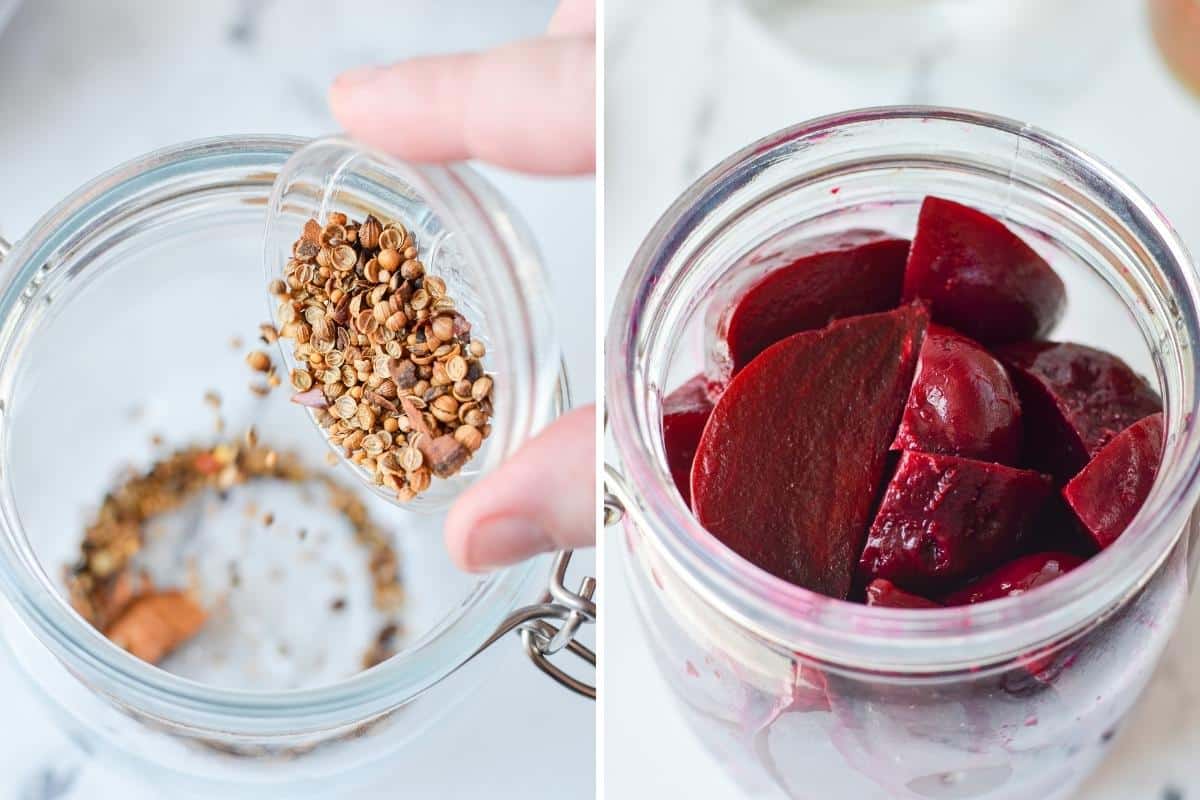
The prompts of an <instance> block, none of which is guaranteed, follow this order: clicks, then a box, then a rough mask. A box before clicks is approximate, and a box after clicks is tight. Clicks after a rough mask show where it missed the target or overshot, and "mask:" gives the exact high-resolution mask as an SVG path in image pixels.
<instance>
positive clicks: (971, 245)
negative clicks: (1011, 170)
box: [903, 197, 1067, 345]
mask: <svg viewBox="0 0 1200 800" xmlns="http://www.w3.org/2000/svg"><path fill="white" fill-rule="evenodd" d="M903 297H904V299H905V300H912V299H915V298H921V299H922V300H925V301H927V302H928V303H929V304H930V313H931V314H932V316H933V320H934V321H935V322H940V323H942V324H945V325H949V326H950V327H952V328H954V329H956V330H959V331H962V332H963V333H965V334H967V335H968V336H970V337H971V338H973V339H975V340H977V341H979V342H982V343H983V344H986V345H993V344H999V343H1001V342H1015V341H1019V340H1021V339H1035V338H1037V337H1039V336H1045V335H1046V334H1047V333H1049V332H1050V329H1051V328H1053V327H1054V325H1055V323H1057V322H1058V320H1059V318H1060V317H1061V316H1062V312H1063V309H1064V307H1065V306H1066V299H1067V290H1066V287H1065V286H1064V285H1063V282H1062V280H1061V279H1060V278H1059V277H1058V275H1057V274H1056V273H1055V272H1054V270H1053V269H1052V268H1051V267H1050V265H1049V264H1047V263H1046V261H1045V259H1043V258H1042V257H1041V256H1039V255H1038V254H1037V253H1035V252H1034V251H1033V248H1031V247H1030V246H1029V245H1027V244H1025V242H1024V241H1022V240H1021V238H1020V237H1019V236H1017V235H1016V234H1015V233H1013V232H1012V231H1011V230H1009V229H1008V228H1007V227H1005V226H1004V224H1003V223H1001V222H1000V221H999V220H996V219H993V218H992V217H989V216H988V215H987V214H984V213H983V212H982V211H977V210H975V209H973V208H970V207H968V206H964V205H961V204H959V203H955V202H952V201H950V200H943V199H942V198H940V197H926V198H925V201H924V202H923V203H922V204H921V213H920V216H919V217H918V219H917V235H916V236H914V237H913V242H912V248H911V250H910V251H909V255H908V266H907V268H906V269H905V272H904V292H903Z"/></svg>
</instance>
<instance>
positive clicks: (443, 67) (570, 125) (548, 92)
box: [330, 36, 596, 174]
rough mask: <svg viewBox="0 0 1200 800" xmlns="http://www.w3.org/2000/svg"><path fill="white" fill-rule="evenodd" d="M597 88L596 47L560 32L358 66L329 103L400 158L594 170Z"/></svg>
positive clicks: (356, 131) (360, 134) (350, 126)
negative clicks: (473, 49)
mask: <svg viewBox="0 0 1200 800" xmlns="http://www.w3.org/2000/svg"><path fill="white" fill-rule="evenodd" d="M595 92H596V76H595V43H594V42H593V40H592V39H590V38H589V37H585V36H560V37H552V38H551V37H547V38H540V39H532V40H528V41H524V42H518V43H516V44H512V45H507V46H505V47H501V48H498V49H495V50H490V51H486V52H483V53H466V54H460V55H450V56H429V57H424V58H415V59H412V60H409V61H403V62H400V63H398V64H395V65H392V66H390V67H382V68H377V67H372V68H366V69H363V70H354V71H352V72H349V73H345V74H343V75H341V76H339V77H338V79H337V80H336V81H335V82H334V84H333V87H332V89H331V90H330V104H331V106H332V108H333V113H334V116H335V117H337V119H338V121H339V122H340V123H341V124H342V125H343V126H344V127H345V128H346V130H347V131H348V132H349V133H350V134H351V135H353V136H355V137H356V138H358V139H360V140H362V141H364V142H366V143H368V144H371V145H374V146H376V147H379V148H381V149H384V150H387V151H388V152H391V153H394V154H396V155H398V156H400V157H402V158H407V159H412V160H414V161H454V160H461V159H468V158H477V159H481V160H483V161H488V162H490V163H493V164H496V165H498V166H502V167H508V168H511V169H516V170H521V171H524V172H533V173H540V174H584V173H589V172H592V171H594V170H595V165H596V147H595Z"/></svg>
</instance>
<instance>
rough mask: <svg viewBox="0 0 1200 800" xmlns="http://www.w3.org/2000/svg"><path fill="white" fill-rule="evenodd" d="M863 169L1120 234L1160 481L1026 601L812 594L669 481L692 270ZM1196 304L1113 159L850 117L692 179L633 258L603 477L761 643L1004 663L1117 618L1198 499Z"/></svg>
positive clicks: (1175, 251)
mask: <svg viewBox="0 0 1200 800" xmlns="http://www.w3.org/2000/svg"><path fill="white" fill-rule="evenodd" d="M864 131H869V132H870V136H871V138H870V141H869V142H867V143H865V144H861V143H860V144H859V146H858V147H857V149H856V147H855V144H854V143H852V142H851V140H852V139H853V138H854V136H855V135H856V134H859V133H862V132H864ZM939 137H941V141H940V142H939ZM972 137H980V138H983V139H985V140H986V142H985V143H984V144H987V145H994V148H993V149H994V150H996V151H997V152H999V153H1000V155H999V156H997V157H996V158H995V159H994V161H989V160H988V158H987V157H985V156H983V155H980V156H978V158H977V157H976V156H975V149H976V147H977V146H978V147H979V150H980V152H983V151H984V150H985V149H986V148H985V147H984V146H983V144H981V143H979V142H977V141H973V139H972ZM947 142H949V143H951V144H947ZM992 155H995V153H993V154H992ZM787 161H791V162H793V163H791V165H790V168H791V170H792V171H791V172H789V173H788V174H787V176H786V177H785V178H784V179H779V178H778V177H776V178H772V177H770V176H769V175H767V172H768V171H769V170H770V169H771V168H772V167H775V166H778V165H780V164H782V163H784V162H787ZM1006 162H1007V163H1006ZM866 165H872V166H873V167H880V166H881V165H882V166H886V167H888V168H889V169H892V168H894V170H895V172H894V173H892V174H894V175H902V174H903V173H904V171H905V170H914V169H916V168H917V167H921V166H925V167H934V168H936V167H941V166H957V167H961V168H962V169H963V171H964V172H974V173H979V174H983V173H984V172H987V173H989V174H995V175H996V176H999V179H1001V180H1007V182H1008V186H1009V188H1010V190H1011V191H1012V192H1016V191H1019V190H1022V189H1027V188H1028V187H1029V186H1031V185H1035V184H1036V185H1037V186H1038V188H1040V189H1042V190H1045V191H1049V190H1050V189H1049V188H1047V187H1052V188H1053V190H1054V191H1055V192H1058V193H1060V194H1061V195H1062V196H1063V197H1066V198H1069V199H1070V200H1071V201H1074V202H1078V203H1079V204H1080V206H1081V207H1083V206H1084V205H1087V207H1088V208H1093V209H1103V211H1104V212H1105V213H1104V219H1105V220H1107V221H1108V222H1109V223H1110V224H1112V225H1113V226H1114V227H1115V228H1117V230H1115V231H1112V232H1111V235H1112V238H1113V240H1114V241H1115V242H1117V245H1115V247H1117V248H1118V249H1119V250H1120V252H1121V254H1122V257H1123V258H1124V263H1123V264H1121V265H1118V269H1117V271H1118V272H1119V273H1120V274H1121V277H1124V278H1125V279H1126V280H1129V281H1131V282H1132V281H1133V279H1134V277H1138V278H1139V279H1140V280H1141V281H1142V284H1143V285H1140V288H1139V289H1138V292H1137V293H1136V295H1137V296H1136V299H1135V298H1134V296H1133V295H1134V294H1135V292H1134V291H1133V290H1129V291H1124V290H1123V289H1122V287H1120V286H1114V287H1113V288H1115V289H1117V290H1118V291H1117V293H1118V294H1119V295H1120V296H1121V300H1122V302H1123V303H1124V304H1125V305H1126V306H1127V307H1129V309H1130V310H1131V311H1135V312H1136V313H1135V317H1136V319H1137V322H1138V326H1139V328H1140V329H1141V333H1142V335H1143V337H1144V338H1146V339H1147V340H1148V341H1150V349H1151V354H1152V356H1151V357H1152V359H1153V360H1154V363H1155V367H1156V369H1157V371H1158V373H1159V379H1160V381H1159V383H1160V388H1161V390H1162V394H1163V400H1164V408H1165V419H1166V423H1167V426H1166V427H1167V437H1168V438H1167V442H1166V445H1165V448H1164V452H1163V458H1162V465H1161V467H1160V470H1159V476H1158V479H1157V481H1156V482H1155V485H1154V488H1153V489H1152V491H1151V493H1150V495H1149V497H1148V498H1147V500H1146V502H1145V504H1144V505H1143V507H1142V509H1141V511H1140V512H1139V514H1138V515H1137V516H1136V518H1135V519H1134V520H1133V522H1132V523H1131V524H1130V526H1129V527H1128V529H1127V530H1126V532H1125V533H1124V535H1123V536H1121V537H1120V539H1118V540H1117V542H1116V543H1114V544H1113V545H1112V546H1110V547H1109V548H1107V549H1106V550H1105V551H1103V552H1102V553H1100V554H1099V555H1097V556H1095V557H1094V558H1092V559H1091V560H1090V562H1089V563H1088V564H1087V565H1086V567H1084V568H1080V569H1077V570H1075V571H1073V572H1071V573H1068V574H1067V575H1065V576H1063V577H1062V578H1059V579H1058V580H1056V581H1054V582H1053V583H1051V584H1049V585H1046V586H1042V587H1039V588H1038V590H1037V591H1035V592H1031V593H1028V594H1024V595H1020V596H1014V597H1010V598H1006V599H1003V600H997V601H992V602H988V603H985V604H980V605H977V606H961V607H954V608H946V609H936V610H911V609H893V608H881V607H871V606H865V605H860V604H857V603H851V602H848V601H844V600H838V599H834V598H830V597H827V596H824V595H820V594H817V593H814V592H812V591H809V590H807V589H804V588H801V587H799V586H795V585H793V584H791V583H788V582H786V581H784V580H781V579H779V578H777V577H775V576H773V575H771V574H769V573H767V572H765V571H763V570H761V569H759V568H758V567H755V566H754V565H752V564H750V563H749V562H746V561H744V560H743V559H741V558H740V557H739V556H737V555H736V554H735V553H733V551H731V550H729V549H728V548H726V547H725V546H724V545H723V544H721V543H720V542H719V541H718V540H717V539H716V538H715V537H713V536H712V535H711V534H709V533H708V532H707V531H706V530H705V529H704V528H703V527H702V526H701V525H700V524H699V523H698V522H697V521H696V519H695V518H694V517H693V516H692V515H691V513H690V511H689V510H688V509H687V507H686V506H685V504H684V502H683V500H682V498H681V497H680V496H679V494H678V492H677V491H676V489H675V487H674V483H673V481H672V479H671V476H670V473H669V472H668V470H667V467H666V459H665V453H664V450H663V445H662V419H661V417H662V415H661V397H662V394H663V393H664V391H665V390H666V389H667V388H669V387H668V386H667V385H666V381H667V379H668V376H667V374H666V371H667V368H666V367H665V366H664V365H663V364H662V363H660V362H662V361H664V360H665V359H664V358H662V357H661V356H662V354H663V352H664V351H670V350H671V349H672V348H673V347H674V345H675V342H674V341H672V340H671V337H672V335H676V336H677V335H678V334H677V330H678V328H680V327H681V326H682V324H683V322H684V321H683V319H682V315H683V312H681V311H680V310H679V309H678V308H677V306H678V305H679V304H680V300H679V297H680V296H681V295H688V294H690V295H692V296H695V295H697V294H698V293H699V292H700V291H701V290H700V287H699V285H698V284H695V283H693V284H690V285H689V284H688V280H687V272H688V267H689V266H690V265H691V264H693V263H694V261H693V259H696V258H700V257H702V255H698V254H703V252H704V251H705V249H706V248H711V247H712V246H713V243H714V242H715V241H717V240H718V237H719V236H720V234H722V233H724V232H725V231H726V230H727V228H729V227H731V226H733V225H736V224H739V222H740V221H742V220H744V219H745V217H746V214H747V213H748V211H747V209H749V208H750V207H751V206H752V205H753V204H754V203H756V202H759V201H761V200H762V199H763V198H767V197H775V196H778V195H779V194H780V193H783V192H786V191H790V190H794V189H796V188H797V187H804V186H812V185H816V184H820V185H822V186H828V185H829V183H828V181H831V180H838V179H840V178H842V177H844V176H845V175H848V174H850V173H852V172H853V170H855V169H860V168H863V167H864V166H866ZM1005 170H1007V175H1005ZM1068 179H1069V180H1068ZM822 181H825V183H821V182H822ZM834 194H836V191H835V192H834ZM825 196H826V197H827V196H828V193H827V192H826V195H825ZM841 196H842V195H837V197H839V198H840V197H841ZM917 199H918V202H919V196H918V198H917ZM827 202H837V201H834V200H828V201H827ZM847 202H849V201H847ZM722 215H723V216H722ZM1127 271H1128V272H1129V273H1131V274H1132V273H1136V275H1134V276H1133V277H1131V276H1130V274H1126V272H1127ZM1152 274H1154V275H1155V277H1154V278H1153V279H1151V278H1149V277H1146V276H1149V275H1152ZM1117 280H1120V278H1118V279H1117ZM1150 284H1152V285H1150ZM1139 304H1140V305H1141V306H1142V307H1141V308H1140V309H1134V308H1133V306H1134V305H1139ZM1198 305H1200V282H1198V279H1197V275H1196V273H1195V270H1194V269H1193V268H1192V267H1191V261H1190V258H1189V256H1188V254H1187V251H1186V248H1185V247H1184V245H1183V244H1182V242H1181V241H1180V240H1179V237H1178V236H1177V235H1176V234H1175V232H1174V231H1173V230H1172V228H1171V226H1170V224H1169V223H1168V222H1167V221H1166V219H1165V218H1164V217H1163V216H1162V215H1161V214H1160V213H1159V212H1158V210H1157V209H1156V208H1155V206H1154V205H1153V204H1152V203H1151V202H1150V201H1149V200H1148V199H1147V198H1146V197H1144V196H1143V195H1142V194H1141V193H1140V192H1139V191H1138V190H1137V189H1136V188H1134V187H1133V186H1132V185H1131V184H1130V183H1129V182H1128V181H1127V180H1125V179H1124V178H1123V177H1121V176H1120V175H1119V174H1117V173H1116V172H1115V171H1114V170H1112V169H1111V168H1110V167H1108V166H1107V165H1106V164H1104V163H1103V162H1101V161H1100V160H1098V159H1096V158H1095V157H1093V156H1091V155H1090V154H1088V153H1086V152H1084V151H1082V150H1080V149H1078V148H1077V147H1075V146H1074V145H1071V144H1069V143H1067V142H1066V141H1064V140H1062V139H1060V138H1058V137H1056V136H1054V135H1052V134H1049V133H1046V132H1044V131H1041V130H1038V129H1036V128H1033V127H1031V126H1028V125H1025V124H1023V123H1020V122H1017V121H1014V120H1009V119H1004V118H1001V117H997V116H993V115H989V114H985V113H980V112H974V111H967V110H958V109H949V108H937V107H921V106H905V107H881V108H869V109H862V110H854V111H849V112H845V113H841V114H836V115H832V116H827V117H822V118H819V119H816V120H813V121H810V122H805V123H801V124H799V125H797V126H794V127H791V128H787V129H785V130H782V131H780V132H778V133H775V134H772V135H770V136H768V137H766V138H764V139H761V140H759V141H758V142H755V143H753V144H751V145H749V146H748V147H746V148H744V149H742V150H741V151H739V152H737V153H735V154H733V155H732V156H730V157H729V158H727V159H726V160H725V161H723V162H722V163H720V164H719V165H717V166H716V167H714V168H713V169H712V170H710V171H709V172H708V173H707V174H706V175H704V176H703V177H701V178H700V179H699V180H698V181H697V182H696V183H694V184H693V185H692V186H691V187H690V188H689V189H688V190H687V191H685V192H684V193H683V195H681V196H680V197H679V199H678V200H676V201H675V203H674V204H673V205H672V206H671V207H670V208H669V209H668V210H667V211H666V212H665V213H664V214H663V216H662V217H661V218H660V219H659V220H658V222H657V223H656V224H655V226H654V227H653V229H652V230H651V231H650V233H649V234H648V235H647V237H646V238H645V240H644V241H643V243H642V245H641V247H640V248H639V249H638V251H637V253H636V255H635V256H634V259H633V261H632V263H631V265H630V268H629V271H628V273H627V275H626V276H625V278H624V280H623V282H622V284H621V287H620V290H619V292H618V295H617V298H616V301H615V304H614V308H613V312H612V317H611V322H610V327H609V331H608V337H607V341H608V358H607V367H606V380H607V383H606V386H607V391H608V404H607V407H608V412H609V414H610V415H611V421H612V436H613V438H614V441H615V443H616V447H617V452H618V453H619V457H620V464H621V468H622V470H623V473H621V472H618V471H617V470H615V469H612V468H610V470H609V476H608V477H609V480H610V481H611V483H612V484H613V489H614V491H615V492H616V493H617V494H618V499H619V500H620V501H621V502H622V504H623V505H625V509H624V511H625V513H626V514H627V515H628V517H629V519H630V521H631V522H632V523H633V524H634V525H636V526H638V528H639V529H640V530H641V532H643V533H644V534H645V540H646V541H647V542H648V543H650V544H651V545H653V546H654V548H655V550H656V552H657V553H659V554H660V555H661V556H662V557H663V559H664V560H665V561H666V563H667V565H668V566H669V567H671V568H673V569H674V571H675V572H676V573H677V575H678V576H680V577H681V578H682V579H683V580H684V582H685V583H686V584H687V586H688V587H689V588H690V589H691V590H692V591H693V592H695V594H696V595H698V596H699V598H700V599H701V600H702V601H703V602H704V603H706V604H708V605H710V606H712V607H713V608H715V609H716V610H717V611H718V612H719V613H722V614H724V615H725V616H727V617H729V618H731V619H733V620H734V621H736V622H737V623H738V624H740V625H741V626H743V627H745V628H747V629H749V630H751V631H753V632H754V633H755V634H757V635H759V636H761V637H763V638H766V639H768V640H770V641H775V642H777V643H779V644H780V645H782V646H783V647H786V648H788V649H791V650H793V651H797V652H803V653H804V654H805V655H806V656H809V657H811V658H814V659H819V660H822V661H826V662H829V663H831V664H835V665H841V666H845V667H849V668H855V669H866V670H875V671H887V672H899V673H917V672H926V671H933V670H936V671H947V670H955V669H968V668H972V667H977V666H980V665H983V664H990V663H997V662H1001V661H1003V660H1006V659H1010V658H1012V657H1015V656H1017V655H1020V654H1021V653H1023V652H1027V651H1028V650H1029V649H1031V648H1034V647H1036V646H1038V645H1039V644H1046V643H1049V642H1051V641H1054V640H1056V639H1057V638H1059V637H1061V636H1062V635H1064V634H1066V633H1068V632H1070V631H1074V630H1077V629H1080V628H1081V627H1084V626H1086V625H1088V624H1090V623H1091V622H1094V621H1095V620H1097V619H1099V618H1101V617H1102V616H1103V615H1105V614H1106V613H1108V612H1110V611H1111V610H1112V609H1114V608H1115V607H1117V606H1118V605H1119V604H1120V602H1121V601H1122V599H1124V598H1126V597H1128V596H1129V595H1130V594H1131V593H1133V592H1135V591H1136V590H1137V589H1138V588H1139V587H1140V586H1141V585H1142V584H1143V583H1144V582H1145V581H1146V580H1148V578H1149V576H1150V575H1152V574H1153V573H1154V571H1155V570H1156V569H1157V568H1158V567H1159V566H1160V565H1161V564H1162V563H1163V562H1164V561H1165V559H1166V558H1167V556H1168V555H1169V554H1170V552H1171V550H1172V548H1173V546H1174V545H1175V543H1176V542H1177V541H1178V538H1179V536H1180V535H1181V533H1182V531H1183V529H1184V528H1185V526H1186V524H1187V521H1188V518H1189V516H1190V514H1191V511H1192V508H1193V507H1194V505H1195V503H1196V500H1197V495H1198V493H1200V433H1198V432H1197V431H1196V429H1195V425H1194V421H1193V420H1194V416H1195V413H1196V411H1197V402H1198V396H1197V391H1196V390H1197V386H1196V380H1197V378H1196V374H1197V366H1198V363H1200V362H1198V358H1197V354H1196V343H1197V337H1198V335H1200V327H1198V324H1200V323H1198V316H1197V307H1198ZM673 330H674V331H676V333H674V334H673V333H672V331H673ZM676 377H678V376H676ZM629 487H637V489H636V490H630V489H629Z"/></svg>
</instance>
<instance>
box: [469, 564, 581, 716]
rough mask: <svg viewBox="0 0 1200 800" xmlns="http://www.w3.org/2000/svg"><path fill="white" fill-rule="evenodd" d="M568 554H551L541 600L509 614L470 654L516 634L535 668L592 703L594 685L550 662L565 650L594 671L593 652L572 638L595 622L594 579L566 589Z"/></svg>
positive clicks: (479, 651)
mask: <svg viewBox="0 0 1200 800" xmlns="http://www.w3.org/2000/svg"><path fill="white" fill-rule="evenodd" d="M571 555H572V551H571V550H563V551H562V552H560V553H558V554H557V555H555V557H554V568H553V569H552V570H551V573H550V585H549V587H548V588H547V590H546V592H545V594H543V595H542V597H541V599H540V600H539V601H538V602H537V603H535V604H533V605H528V606H524V607H522V608H518V609H517V610H515V611H513V612H512V613H511V614H509V615H508V617H506V618H505V620H504V622H502V623H500V626H499V627H498V628H497V629H496V631H495V633H493V634H492V635H491V636H489V637H488V638H487V640H486V641H485V642H484V643H483V644H482V645H480V647H479V649H478V650H476V651H475V653H474V655H479V653H481V652H483V651H484V650H486V649H487V648H488V647H491V646H492V645H493V644H495V643H496V642H497V641H499V640H500V639H501V638H502V637H504V636H505V635H507V634H508V633H509V632H510V631H518V632H519V633H520V635H521V643H522V644H523V645H524V646H525V653H526V655H528V656H529V658H530V660H531V661H533V663H534V665H535V666H536V667H537V668H538V669H540V670H541V671H542V672H544V673H546V674H547V675H549V676H550V677H551V678H553V679H554V680H556V681H557V682H558V683H560V684H562V685H563V686H565V687H566V688H568V689H570V690H571V691H573V692H575V693H577V694H581V695H583V696H584V697H590V698H591V699H593V700H595V699H596V686H595V683H594V682H593V683H588V682H586V681H583V680H581V679H579V678H577V677H575V676H573V675H571V674H570V673H568V672H567V671H566V670H564V669H562V668H561V667H559V666H558V665H557V664H555V663H554V662H553V661H551V660H550V659H551V657H552V656H554V655H557V654H558V653H560V652H562V651H564V650H565V651H568V652H570V653H571V654H572V655H574V656H576V657H577V658H579V659H580V660H582V661H584V662H585V663H586V664H588V665H590V666H591V667H592V669H593V670H594V669H595V668H596V652H595V651H594V650H592V649H591V648H590V647H588V646H587V645H585V644H583V642H580V641H579V640H577V639H576V638H575V635H576V634H577V633H578V632H579V630H580V628H581V627H582V626H583V625H584V624H591V623H595V621H596V603H595V601H594V600H593V599H592V598H593V597H594V595H595V593H596V579H595V578H593V577H590V576H589V577H587V578H584V579H583V580H582V581H581V582H580V585H579V590H578V591H572V590H570V589H568V588H567V587H566V583H565V581H566V578H567V566H568V565H569V564H570V563H571Z"/></svg>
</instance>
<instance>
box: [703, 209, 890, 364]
mask: <svg viewBox="0 0 1200 800" xmlns="http://www.w3.org/2000/svg"><path fill="white" fill-rule="evenodd" d="M781 257H782V258H784V259H787V263H786V264H785V265H784V266H782V267H779V268H777V269H774V270H772V271H771V272H769V273H767V274H766V275H765V276H764V277H762V278H760V279H759V280H758V281H757V282H755V283H754V284H752V285H751V286H750V287H749V288H747V289H746V290H744V291H743V292H741V293H740V294H739V295H738V297H737V298H735V299H734V301H733V302H732V303H731V304H730V305H729V306H728V308H727V309H726V310H725V311H724V312H723V313H722V314H721V317H720V320H719V322H718V323H717V326H716V328H717V330H716V342H715V343H714V344H713V345H712V347H711V350H712V365H711V367H710V369H709V381H710V383H711V384H713V385H715V386H718V387H723V386H725V385H726V384H728V383H729V379H730V378H732V377H733V376H734V375H735V374H737V373H738V372H739V371H740V370H741V369H742V368H743V367H744V366H746V365H747V364H749V363H750V361H751V360H752V359H753V358H754V357H755V356H757V355H758V354H759V353H761V352H762V351H763V350H766V349H767V348H768V347H770V346H771V345H773V344H775V342H778V341H779V340H780V339H785V338H787V337H788V336H791V335H792V334H794V333H800V332H801V331H810V330H816V329H818V328H824V327H825V326H826V325H828V324H829V323H830V322H831V321H833V320H835V319H840V318H842V317H849V316H854V315H860V314H870V313H873V312H876V311H886V310H888V309H891V308H895V307H896V306H897V305H898V304H899V302H900V284H901V282H902V281H903V280H904V264H905V261H906V260H907V258H908V240H907V239H898V238H896V237H893V236H891V235H890V234H887V233H884V232H882V231H873V230H850V231H844V232H842V233H836V234H830V235H827V236H817V237H814V238H812V239H807V240H805V241H803V242H801V243H799V245H797V246H796V247H795V248H793V249H790V250H789V251H788V252H787V253H785V254H782V256H781Z"/></svg>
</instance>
